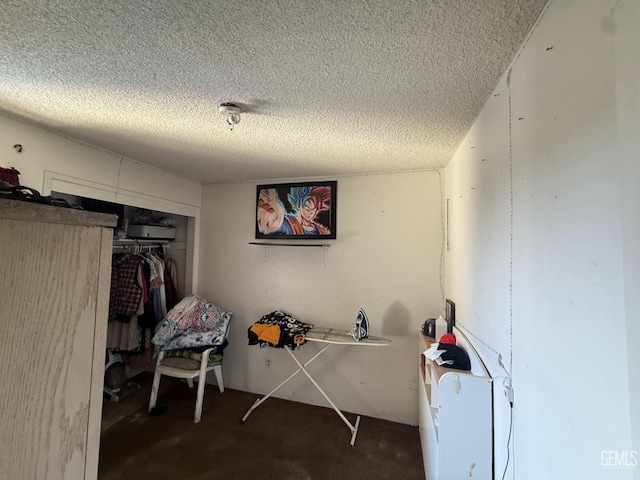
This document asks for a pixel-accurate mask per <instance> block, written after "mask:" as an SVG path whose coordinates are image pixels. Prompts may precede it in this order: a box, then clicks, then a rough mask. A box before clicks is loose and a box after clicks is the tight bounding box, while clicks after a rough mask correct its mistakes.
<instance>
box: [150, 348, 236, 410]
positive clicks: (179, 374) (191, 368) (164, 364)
mask: <svg viewBox="0 0 640 480" xmlns="http://www.w3.org/2000/svg"><path fill="white" fill-rule="evenodd" d="M212 350H213V347H212V348H208V349H207V350H205V351H204V352H202V356H201V358H200V360H199V361H198V360H193V359H190V358H181V357H165V354H166V352H164V351H160V353H159V354H158V361H157V363H156V372H155V374H154V376H153V386H152V387H151V398H150V399H149V412H151V411H152V409H153V408H154V407H155V406H156V400H157V398H158V388H159V387H160V377H161V376H162V375H168V376H170V377H175V378H184V379H186V380H187V383H188V384H189V388H193V379H194V378H196V377H197V378H198V396H197V398H196V412H195V416H194V419H193V423H199V422H200V418H201V417H202V401H203V398H204V384H205V383H206V378H207V372H210V371H211V370H213V373H214V374H215V375H216V380H217V382H218V389H219V390H220V393H222V392H224V383H223V381H222V362H217V363H209V354H210V353H211V351H212Z"/></svg>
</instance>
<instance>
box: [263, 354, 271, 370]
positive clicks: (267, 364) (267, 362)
mask: <svg viewBox="0 0 640 480" xmlns="http://www.w3.org/2000/svg"><path fill="white" fill-rule="evenodd" d="M264 368H271V357H264Z"/></svg>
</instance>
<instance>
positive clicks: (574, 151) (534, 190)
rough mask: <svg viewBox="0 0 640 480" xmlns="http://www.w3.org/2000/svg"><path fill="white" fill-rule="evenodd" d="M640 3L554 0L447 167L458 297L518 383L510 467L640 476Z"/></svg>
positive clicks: (453, 285) (544, 473)
mask: <svg viewBox="0 0 640 480" xmlns="http://www.w3.org/2000/svg"><path fill="white" fill-rule="evenodd" d="M639 9H640V3H639V2H637V1H635V0H622V1H616V0H611V1H602V0H581V1H572V0H557V1H552V2H550V4H549V6H548V9H547V10H546V11H545V13H544V14H543V16H542V18H541V20H540V22H539V24H538V25H537V26H536V28H535V29H534V31H533V32H532V35H531V37H530V38H529V40H528V42H527V43H526V44H525V46H524V47H523V49H522V51H521V53H520V55H519V56H518V58H517V59H516V60H515V61H514V63H513V65H512V69H511V72H510V75H509V76H505V78H504V79H503V80H502V81H501V82H500V84H499V85H498V87H497V88H496V90H495V92H494V94H493V95H492V96H491V97H490V99H489V101H488V102H487V105H486V106H485V107H484V110H483V112H482V113H481V115H480V116H479V118H478V119H477V121H476V123H475V124H474V126H473V128H472V129H471V131H470V132H469V134H468V135H467V137H466V139H465V141H464V142H463V143H462V145H461V146H460V148H459V150H458V152H457V153H456V155H455V157H454V158H453V160H452V161H451V163H450V165H449V166H448V167H447V169H446V194H445V196H446V197H447V198H449V199H450V200H449V202H450V211H449V226H448V230H449V234H450V238H449V241H450V245H451V247H450V250H449V251H448V253H447V260H446V273H447V282H446V283H447V284H446V294H447V297H450V298H452V299H453V300H454V301H456V307H457V318H458V322H459V323H461V324H462V326H463V327H464V328H465V329H466V330H468V331H469V332H470V333H471V334H472V340H474V343H475V344H476V346H477V347H478V350H479V351H480V352H481V353H482V354H483V356H484V358H485V360H486V362H487V366H488V368H489V370H490V371H491V372H492V374H493V375H494V376H496V377H504V376H505V372H504V371H503V370H502V368H501V367H500V366H499V364H498V357H499V356H500V355H501V356H502V357H503V359H504V364H505V367H506V369H507V370H508V371H509V373H510V374H511V376H512V378H513V386H514V389H515V403H514V410H513V414H514V426H513V427H514V429H513V446H512V448H511V452H510V455H511V457H510V460H511V462H510V464H509V468H508V473H507V477H506V478H518V479H540V478H548V479H555V478H558V479H564V478H580V479H595V478H598V479H600V478H602V479H605V478H606V479H614V478H615V479H617V478H638V475H639V470H640V467H635V466H634V465H632V464H633V463H634V462H633V459H634V456H633V455H632V454H631V451H633V450H637V449H638V443H637V440H638V394H639V388H638V386H639V381H638V373H637V365H638V353H637V345H638V340H640V335H639V331H638V330H639V329H638V326H637V323H638V322H637V313H638V311H639V307H638V303H637V302H638V301H637V300H635V299H632V298H629V296H627V297H626V298H625V291H626V292H627V295H629V294H631V295H632V296H633V297H634V298H637V297H638V295H637V292H638V286H639V278H638V266H639V263H640V262H639V259H638V253H637V252H638V247H637V238H638V232H639V226H638V220H637V205H638V200H639V198H638V188H637V186H638V178H639V177H638V173H639V172H638V169H639V167H638V165H639V163H638V157H639V155H638V151H639V150H638V143H637V142H638V140H637V132H638V123H639V118H640V116H639V114H640V112H639V109H638V105H639V103H638V87H637V85H638V82H639V80H640V75H639V71H638V57H637V45H639V44H640V28H639V27H640V24H639V22H638V19H639V17H640V16H639V14H640V10H639ZM621 187H622V188H621ZM621 192H622V193H621ZM634 314H635V315H634ZM502 382H503V379H502V378H498V379H497V381H496V383H495V401H496V404H495V416H496V418H495V427H496V428H495V436H496V438H495V459H496V468H495V471H496V478H501V477H502V473H503V470H504V467H505V461H506V452H507V447H506V445H507V437H508V425H509V406H508V404H507V402H505V400H504V395H503V393H504V389H503V388H502V387H501V385H502ZM630 388H631V393H630ZM632 421H633V424H631V422H632ZM632 437H633V438H634V439H635V442H632ZM603 451H604V452H605V457H604V461H605V462H610V463H611V462H614V461H615V460H614V457H615V455H618V456H620V460H624V458H621V457H623V456H624V455H625V454H626V455H627V463H626V466H628V467H629V468H616V469H614V468H606V465H605V466H603V465H602V461H603V454H602V452H603ZM610 451H613V452H614V453H613V455H614V457H612V456H609V455H608V453H607V452H610ZM623 463H624V462H623ZM514 465H515V473H514ZM616 466H624V465H621V464H616ZM634 475H635V476H634Z"/></svg>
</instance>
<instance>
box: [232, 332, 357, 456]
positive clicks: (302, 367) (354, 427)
mask: <svg viewBox="0 0 640 480" xmlns="http://www.w3.org/2000/svg"><path fill="white" fill-rule="evenodd" d="M331 345H332V344H331V343H327V344H326V345H325V346H324V347H323V348H322V349H320V351H319V352H318V353H316V354H315V355H314V356H313V357H311V358H310V359H309V360H307V361H306V362H305V363H304V364H302V363H300V362H299V361H298V359H297V358H296V356H295V355H294V354H293V351H292V350H291V348H289V347H285V349H286V350H287V352H289V355H290V356H291V358H293V361H294V362H296V364H297V365H298V367H299V368H298V369H297V370H296V371H295V372H293V373H292V374H291V375H289V376H288V377H287V378H286V379H285V380H284V381H283V382H282V383H281V384H280V385H278V386H277V387H276V388H274V389H273V390H271V391H270V392H269V393H267V394H266V395H265V396H264V397H262V398H259V399H258V400H256V401H255V402H254V404H253V405H251V408H249V410H247V413H245V414H244V417H242V421H243V422H244V421H246V419H247V418H248V417H249V415H251V412H253V411H254V410H255V409H256V408H258V406H260V405H261V404H262V403H263V402H264V401H265V400H266V399H267V398H269V397H270V396H271V395H273V394H274V393H275V392H277V391H278V390H279V389H280V388H281V387H282V386H283V385H284V384H285V383H287V382H288V381H289V380H291V379H292V378H293V377H295V376H296V375H297V374H298V373H300V372H302V373H304V374H305V375H306V376H307V378H308V379H309V380H310V381H311V383H313V385H314V386H315V387H316V388H317V389H318V391H319V392H320V393H321V394H322V396H323V397H324V398H325V400H327V402H329V404H330V405H331V407H332V408H333V410H334V411H335V412H336V413H337V414H338V416H339V417H340V418H341V419H342V421H343V422H344V423H345V424H346V425H347V427H349V431H351V446H353V445H354V444H355V443H356V435H357V434H358V427H359V425H360V416H359V415H358V417H357V418H356V423H355V425H352V424H351V422H349V420H347V418H346V417H345V416H344V414H343V413H342V412H341V411H340V409H339V408H338V407H337V406H336V404H335V403H333V401H332V400H331V399H330V398H329V396H328V395H327V394H326V393H325V392H324V390H322V388H321V387H320V385H318V383H317V382H316V381H315V380H314V379H313V377H312V376H311V375H310V374H309V372H307V370H306V369H305V367H306V366H307V365H309V364H310V363H311V362H312V361H313V360H315V359H316V358H318V357H319V356H320V355H321V354H322V353H323V352H324V351H325V350H326V349H327V348H329V347H330V346H331Z"/></svg>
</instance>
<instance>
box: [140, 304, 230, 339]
mask: <svg viewBox="0 0 640 480" xmlns="http://www.w3.org/2000/svg"><path fill="white" fill-rule="evenodd" d="M230 320H231V313H229V312H225V311H224V310H223V309H222V308H220V307H219V306H218V305H215V304H213V303H211V302H209V301H208V300H207V299H206V298H203V297H200V296H198V295H189V296H187V297H185V298H183V299H182V300H180V302H178V304H177V305H176V306H175V307H173V308H172V309H171V310H169V312H168V313H167V316H166V317H165V318H164V320H162V322H160V324H159V325H158V328H157V330H156V333H155V335H154V336H153V338H152V339H151V341H152V342H153V343H154V344H155V345H158V346H160V347H161V348H162V350H168V349H178V348H190V347H194V346H204V345H219V344H221V343H222V342H223V341H224V339H225V337H226V335H227V329H228V326H229V321H230Z"/></svg>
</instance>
